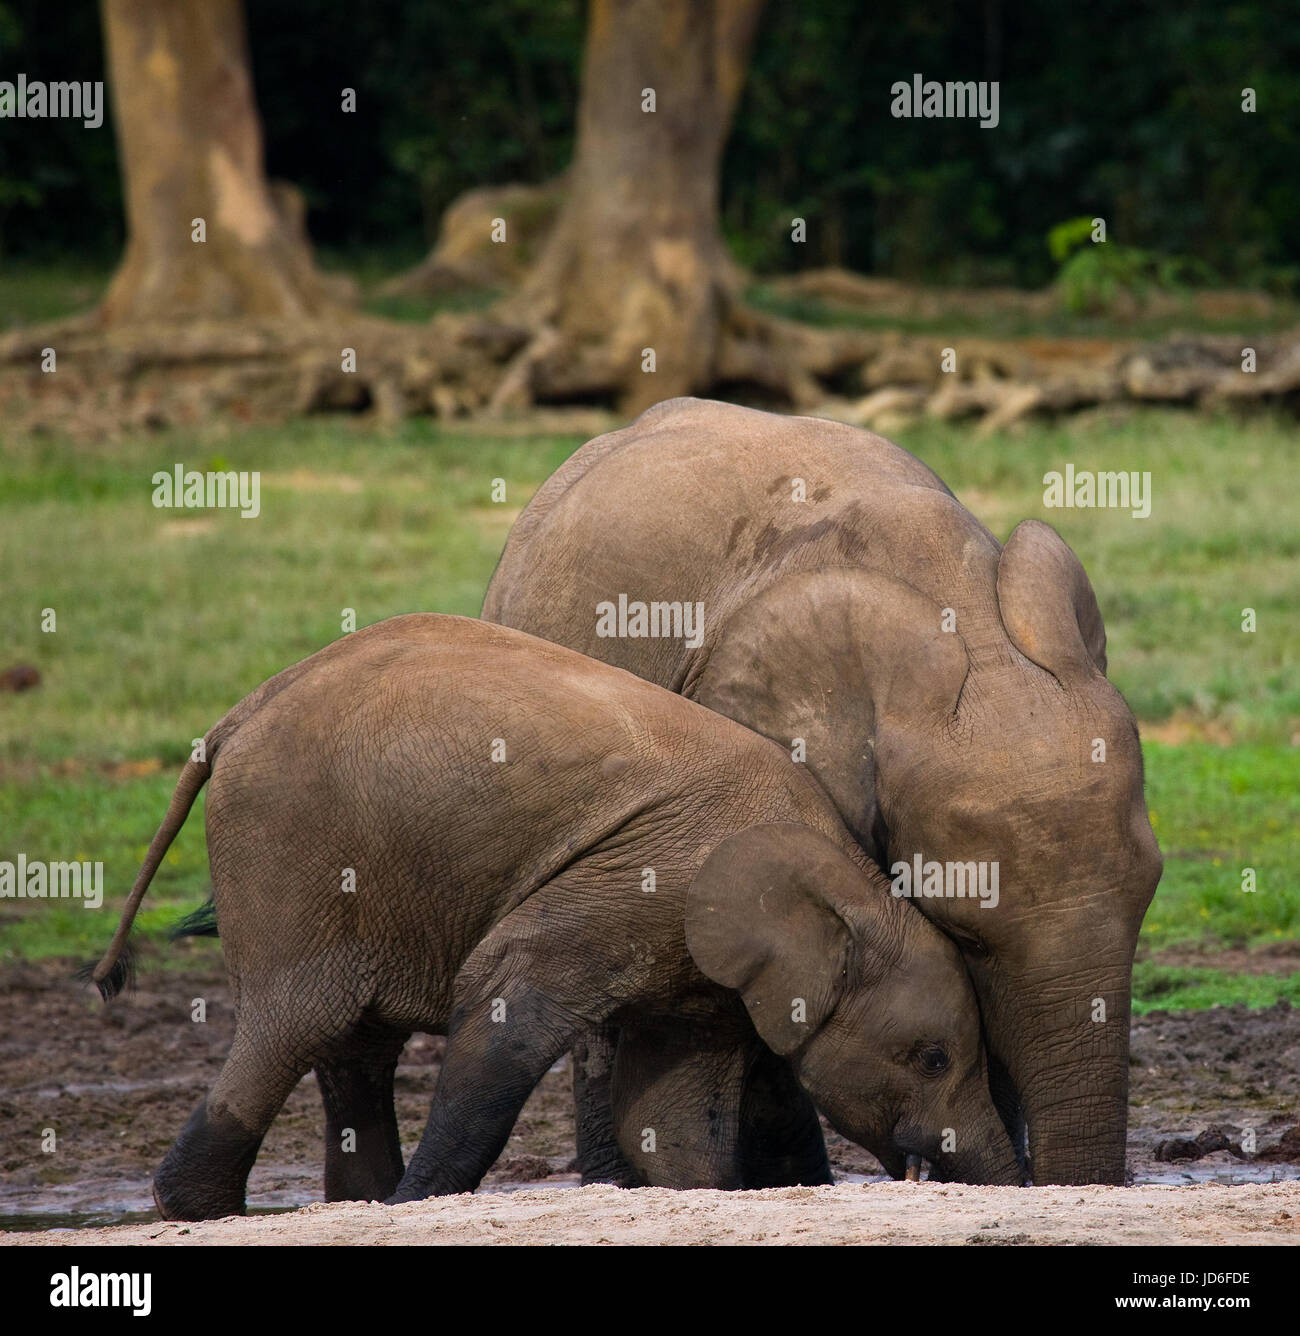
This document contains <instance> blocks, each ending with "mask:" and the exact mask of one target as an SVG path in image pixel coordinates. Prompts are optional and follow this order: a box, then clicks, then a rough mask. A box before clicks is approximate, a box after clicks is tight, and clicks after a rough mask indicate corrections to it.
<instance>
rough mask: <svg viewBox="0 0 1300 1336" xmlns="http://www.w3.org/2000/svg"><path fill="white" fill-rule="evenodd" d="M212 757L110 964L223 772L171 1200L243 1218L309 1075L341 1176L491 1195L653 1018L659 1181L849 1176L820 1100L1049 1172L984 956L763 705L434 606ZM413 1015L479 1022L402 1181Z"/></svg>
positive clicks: (336, 1174) (639, 1066)
mask: <svg viewBox="0 0 1300 1336" xmlns="http://www.w3.org/2000/svg"><path fill="white" fill-rule="evenodd" d="M498 739H499V740H501V743H503V744H504V747H505V760H504V761H493V759H492V755H493V748H494V746H497V745H500V744H498V742H497V740H498ZM207 757H208V761H207V762H206V763H203V764H198V763H195V762H190V763H189V765H187V766H186V768H185V771H184V772H183V774H182V776H181V779H180V782H179V784H178V786H177V790H176V794H175V796H174V797H173V800H172V805H171V808H170V809H169V811H168V815H167V818H166V820H165V822H164V824H163V826H162V828H161V829H160V831H159V833H158V835H157V836H156V837H155V839H154V842H153V844H152V845H151V848H150V853H149V857H148V859H147V860H146V863H145V866H144V868H143V869H142V872H141V875H140V878H139V879H138V880H137V883H136V887H135V889H134V890H133V892H132V896H131V899H130V901H129V902H128V906H127V910H126V913H125V914H124V916H123V920H122V925H121V927H120V928H119V932H118V935H117V937H116V938H115V939H114V943H113V946H112V947H111V948H110V951H109V953H108V954H107V955H106V957H105V959H104V960H103V961H102V962H101V964H100V966H99V967H98V968H97V970H96V971H95V975H94V977H95V978H96V980H97V981H100V982H103V981H104V980H105V979H106V978H109V979H111V978H112V977H114V976H113V966H114V963H115V961H116V959H117V957H118V954H119V952H120V950H121V947H122V945H123V944H124V942H125V940H126V934H127V933H128V932H129V929H130V923H131V919H132V916H133V914H134V912H135V909H136V908H137V907H138V905H139V903H140V899H141V897H142V896H143V894H144V890H145V888H146V887H147V885H148V880H149V877H150V876H151V875H152V873H153V871H154V870H155V869H156V867H157V865H158V862H159V861H160V859H161V858H162V855H163V854H164V853H165V851H166V848H167V846H168V844H169V843H170V841H171V839H172V837H173V836H174V835H175V833H176V831H177V830H178V829H179V828H180V826H181V824H182V823H183V822H184V820H185V816H186V813H187V812H188V810H189V807H190V804H191V803H192V802H193V800H194V798H195V796H196V795H197V793H198V791H199V789H200V788H201V787H202V785H203V783H204V782H205V780H207V779H208V776H209V774H210V775H211V782H210V784H209V788H208V796H207V837H208V852H209V857H210V860H211V867H212V880H213V886H214V888H215V899H216V912H217V919H218V923H219V927H220V932H221V937H222V941H223V946H224V950H225V955H226V962H227V967H228V969H229V972H230V977H231V981H232V986H233V992H234V997H235V1003H236V1007H237V1022H236V1033H235V1040H234V1044H233V1046H232V1048H231V1052H230V1056H229V1058H228V1059H227V1061H226V1064H225V1066H224V1067H223V1069H222V1071H221V1074H220V1076H219V1077H218V1079H217V1081H216V1084H215V1085H214V1086H213V1088H212V1090H211V1092H210V1093H209V1094H208V1096H207V1098H206V1099H205V1100H204V1101H203V1103H202V1104H201V1105H200V1106H199V1107H198V1108H197V1109H196V1110H195V1112H194V1114H193V1116H192V1117H191V1118H190V1121H189V1123H188V1124H187V1126H186V1127H185V1129H184V1131H183V1132H182V1133H181V1135H180V1137H179V1139H178V1140H177V1142H176V1144H175V1145H174V1146H173V1147H172V1149H171V1150H170V1151H169V1153H168V1154H167V1157H166V1159H165V1160H164V1161H163V1164H162V1166H161V1167H160V1169H159V1171H158V1174H157V1178H156V1180H155V1189H154V1190H155V1197H156V1200H157V1202H158V1206H159V1209H160V1211H161V1212H162V1213H163V1215H164V1216H167V1217H169V1218H177V1219H204V1218H211V1217H215V1216H220V1215H225V1214H229V1213H233V1212H239V1211H241V1210H242V1209H243V1205H244V1186H245V1181H246V1179H247V1175H248V1171H249V1169H250V1167H251V1165H252V1163H253V1160H254V1159H255V1157H256V1155H257V1151H258V1147H259V1145H260V1143H261V1140H262V1137H263V1135H264V1134H265V1132H266V1130H267V1129H268V1127H269V1126H270V1124H271V1121H272V1120H273V1119H274V1117H275V1116H276V1114H277V1112H278V1111H279V1109H280V1107H281V1105H282V1103H283V1101H284V1099H285V1098H286V1096H287V1095H288V1094H289V1092H290V1091H291V1090H292V1089H293V1087H294V1086H295V1084H296V1083H297V1082H298V1080H299V1079H300V1078H301V1077H302V1076H303V1075H304V1074H305V1073H306V1072H307V1071H308V1070H310V1069H312V1068H315V1070H316V1074H317V1077H318V1080H319V1084H320V1088H321V1093H322V1096H323V1100H324V1105H325V1121H326V1148H327V1149H326V1167H325V1187H326V1196H327V1198H328V1199H330V1200H339V1199H348V1198H358V1199H373V1198H383V1197H389V1195H390V1194H394V1195H393V1197H392V1200H397V1201H405V1200H410V1199H413V1198H419V1197H425V1196H430V1195H434V1194H440V1193H451V1192H465V1191H471V1190H472V1189H473V1188H474V1187H475V1186H476V1185H477V1184H478V1182H479V1180H480V1178H481V1177H482V1175H483V1174H484V1173H485V1172H486V1170H487V1169H488V1168H489V1167H490V1166H491V1164H492V1162H493V1161H494V1160H495V1159H496V1157H497V1155H498V1154H499V1153H500V1151H501V1149H502V1147H503V1146H504V1145H505V1143H506V1140H507V1138H508V1136H509V1134H510V1130H511V1128H512V1126H513V1125H514V1122H515V1119H516V1117H517V1116H518V1114H519V1111H520V1109H521V1108H522V1107H523V1104H524V1102H525V1100H526V1099H527V1098H528V1095H529V1094H530V1093H531V1091H532V1090H533V1088H534V1086H535V1085H536V1084H537V1082H538V1081H539V1080H540V1079H541V1077H542V1075H543V1074H544V1073H545V1072H546V1071H547V1069H548V1068H549V1067H550V1066H551V1065H552V1064H553V1063H554V1062H555V1061H556V1059H557V1058H559V1057H560V1056H561V1055H562V1054H563V1053H565V1052H566V1051H567V1050H568V1049H569V1048H570V1047H572V1046H573V1044H574V1041H575V1039H576V1038H577V1037H578V1036H579V1035H580V1034H581V1033H582V1032H583V1031H585V1030H587V1029H590V1028H593V1027H599V1026H602V1025H606V1024H612V1025H615V1026H617V1027H618V1028H619V1030H620V1032H621V1033H622V1034H623V1035H624V1044H623V1045H622V1046H621V1047H620V1051H619V1055H618V1070H616V1072H615V1073H614V1079H613V1081H612V1083H611V1087H610V1091H611V1101H612V1105H613V1108H614V1109H615V1110H616V1113H615V1115H614V1116H615V1117H616V1118H617V1120H618V1122H619V1125H620V1129H621V1131H622V1150H623V1152H624V1153H625V1155H626V1156H627V1158H628V1159H629V1161H630V1162H632V1164H633V1165H634V1166H635V1168H636V1169H637V1171H638V1173H639V1174H640V1177H641V1180H642V1181H644V1182H646V1183H649V1184H652V1185H658V1186H675V1187H703V1186H712V1187H728V1188H731V1187H742V1186H751V1185H756V1184H757V1185H762V1184H766V1183H769V1182H772V1181H778V1182H796V1183H798V1182H806V1183H820V1182H829V1181H830V1175H829V1168H828V1165H827V1161H826V1151H825V1147H824V1145H823V1143H822V1138H821V1133H820V1128H819V1125H818V1122H817V1117H816V1112H815V1110H814V1109H813V1106H812V1104H811V1102H810V1101H809V1098H808V1095H811V1096H812V1098H813V1099H814V1100H816V1101H817V1103H818V1104H820V1106H821V1107H822V1108H823V1109H824V1110H825V1112H826V1114H827V1116H828V1117H830V1118H831V1119H832V1120H833V1121H834V1123H835V1125H836V1126H837V1127H838V1128H840V1129H841V1130H842V1131H843V1132H844V1134H845V1135H847V1136H850V1137H852V1138H854V1139H855V1140H857V1141H859V1142H861V1143H862V1144H863V1145H865V1146H867V1147H868V1148H869V1149H871V1150H872V1151H873V1152H874V1153H876V1154H877V1155H879V1156H880V1157H881V1158H882V1160H883V1161H884V1162H885V1163H886V1164H887V1165H889V1166H891V1168H892V1169H893V1171H894V1172H895V1173H901V1172H902V1168H903V1159H904V1155H905V1154H906V1153H912V1154H917V1155H923V1156H925V1157H928V1158H931V1159H932V1160H934V1161H935V1162H936V1168H937V1169H938V1170H939V1171H940V1172H949V1173H953V1174H957V1173H960V1174H961V1175H963V1176H967V1177H970V1178H972V1179H973V1180H975V1181H982V1182H992V1183H1014V1182H1019V1181H1020V1174H1019V1166H1018V1163H1017V1160H1016V1157H1015V1153H1014V1150H1013V1148H1012V1146H1011V1142H1010V1140H1009V1138H1008V1137H1007V1135H1006V1132H1005V1129H1004V1128H1003V1126H1002V1124H1001V1122H1000V1120H999V1118H998V1115H997V1112H996V1110H995V1109H994V1107H993V1104H992V1101H991V1100H990V1099H989V1096H988V1088H987V1067H986V1064H985V1061H984V1056H983V1051H982V1048H981V1044H980V1036H979V1021H978V1009H977V1006H976V1003H975V999H974V995H973V993H972V991H971V988H970V982H969V979H968V978H967V976H966V972H965V969H964V967H963V965H962V963H961V959H960V956H959V955H958V953H957V952H956V950H955V949H954V948H953V947H952V944H951V943H950V942H949V941H948V940H947V939H946V938H945V937H944V936H943V935H942V934H941V933H939V932H937V931H936V930H935V929H934V927H933V926H932V925H931V924H930V923H929V922H928V921H927V920H926V919H925V918H924V917H923V916H922V915H920V914H918V913H916V912H915V910H914V909H912V908H911V907H910V906H909V905H907V904H905V903H903V902H901V901H898V900H894V899H891V898H890V896H889V895H888V894H887V892H886V891H885V890H884V889H883V886H882V884H881V882H882V879H881V877H880V874H879V872H878V871H877V870H876V869H875V867H874V865H872V864H871V863H870V861H869V860H868V859H867V858H866V857H865V856H864V855H863V854H862V852H861V850H859V849H858V848H857V847H856V845H855V844H854V843H853V841H852V840H851V839H850V837H849V836H848V834H847V832H846V831H845V830H844V827H843V825H842V823H841V822H840V821H839V818H838V817H837V815H836V814H835V811H834V809H833V807H832V806H831V804H830V803H829V802H828V801H827V800H826V797H825V795H824V793H823V792H822V791H821V789H820V788H819V787H818V786H817V784H816V783H815V782H814V781H813V780H812V779H810V778H809V777H808V775H807V773H806V771H805V770H803V769H802V768H801V767H799V766H797V765H795V764H793V763H792V762H791V761H790V760H789V758H788V757H786V756H785V755H784V754H783V753H782V751H781V750H780V749H779V748H777V747H775V746H773V745H772V744H771V743H770V742H768V741H766V740H765V739H763V738H760V737H758V736H757V735H756V734H754V733H751V732H750V731H748V730H746V729H744V728H741V727H740V726H739V725H737V724H735V723H733V722H732V721H730V720H728V719H724V718H723V717H722V716H720V715H717V714H714V713H712V712H710V711H708V710H705V709H702V708H701V707H699V706H697V705H694V704H692V703H690V702H689V701H686V700H683V699H681V698H680V697H677V696H674V695H672V694H670V693H668V692H665V691H661V690H660V689H659V688H657V687H654V686H651V685H650V684H649V683H646V682H643V681H641V680H640V679H639V678H636V677H633V676H631V675H629V674H627V673H623V672H620V671H618V670H616V669H613V668H610V667H608V666H607V665H605V664H600V663H596V662H593V661H592V660H589V659H585V658H583V657H581V656H579V655H576V654H573V653H571V652H570V651H568V650H565V649H562V648H560V647H559V646H556V645H552V644H547V643H545V642H543V641H540V640H535V639H533V638H532V637H530V636H526V635H521V634H520V633H518V632H515V631H511V630H507V629H505V628H503V627H499V626H491V625H489V624H486V623H483V622H477V621H472V620H469V619H465V618H458V617H436V616H411V617H398V618H394V619H393V620H391V621H387V622H382V623H380V624H379V625H376V626H371V627H368V628H366V629H365V630H362V631H357V632H355V633H354V634H352V635H348V636H346V637H344V638H343V639H341V640H339V641H336V642H335V643H334V644H332V645H330V646H329V647H327V648H326V649H324V650H322V651H321V652H320V653H318V654H315V655H313V656H312V657H311V658H309V659H305V660H304V661H303V662H301V663H299V664H297V665H296V666H295V667H293V668H290V669H288V670H286V671H285V672H283V673H281V674H280V675H279V676H277V677H275V678H272V679H271V680H270V681H269V682H267V683H266V684H265V685H263V686H262V687H260V688H259V689H258V690H257V691H255V692H254V693H253V694H252V695H251V696H249V697H248V698H247V699H246V700H244V701H243V702H242V703H241V704H240V705H238V706H236V707H235V709H234V710H232V711H231V712H230V713H229V714H228V715H226V717H225V718H224V719H222V720H221V722H220V723H218V724H217V725H216V727H214V728H213V729H212V730H211V731H210V732H209V733H208V735H207ZM345 869H352V870H353V871H354V873H355V890H347V889H344V877H345ZM646 869H653V871H654V878H655V880H654V885H653V889H652V890H650V891H647V889H646V882H645V875H646ZM796 999H802V1001H801V1002H796ZM796 1007H802V1008H803V1011H802V1012H801V1013H800V1014H798V1015H796ZM416 1030H420V1031H425V1032H428V1033H433V1034H445V1035H447V1037H448V1044H447V1051H446V1056H445V1058H444V1060H443V1064H442V1070H441V1074H440V1076H439V1080H438V1086H437V1091H436V1093H435V1095H434V1098H433V1106H432V1110H431V1112H430V1115H429V1121H428V1125H427V1127H426V1129H425V1132H424V1136H423V1138H422V1140H421V1142H420V1145H419V1148H418V1150H417V1151H416V1153H415V1155H414V1157H413V1158H412V1160H411V1163H410V1165H409V1166H408V1167H407V1168H406V1170H405V1172H404V1173H403V1166H402V1156H401V1148H400V1146H399V1143H398V1133H397V1124H396V1120H395V1118H394V1113H393V1072H394V1068H395V1065H396V1062H397V1057H398V1054H399V1052H400V1050H401V1048H402V1045H403V1043H404V1042H405V1040H406V1039H407V1037H408V1036H409V1035H410V1034H411V1033H412V1032H413V1031H416ZM764 1041H766V1042H764ZM620 1073H621V1075H620ZM801 1086H802V1089H801ZM805 1090H806V1091H807V1094H805V1093H804V1091H805ZM755 1091H757V1092H758V1095H759V1098H758V1099H757V1100H756V1099H755V1098H754V1095H753V1092H755ZM773 1110H779V1111H780V1114H779V1116H775V1115H774V1113H773ZM346 1128H351V1129H353V1130H354V1131H355V1133H356V1149H355V1151H354V1152H352V1153H345V1152H344V1151H343V1150H342V1148H341V1138H342V1133H343V1130H344V1129H346ZM645 1128H653V1129H654V1132H655V1137H656V1142H657V1144H656V1146H655V1148H654V1150H653V1152H648V1151H647V1150H646V1149H645V1146H644V1144H643V1130H644V1129H645ZM944 1129H953V1131H954V1132H955V1135H956V1147H955V1150H952V1151H951V1153H949V1152H948V1151H946V1150H945V1148H944V1146H943V1145H942V1143H941V1138H942V1136H943V1133H944ZM399 1180H400V1182H399ZM395 1189H396V1191H395V1193H394V1190H395Z"/></svg>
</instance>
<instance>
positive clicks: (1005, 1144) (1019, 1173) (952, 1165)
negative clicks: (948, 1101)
mask: <svg viewBox="0 0 1300 1336" xmlns="http://www.w3.org/2000/svg"><path fill="white" fill-rule="evenodd" d="M956 1136H957V1148H956V1149H955V1150H954V1151H951V1152H949V1153H947V1154H944V1155H941V1156H940V1157H939V1159H938V1160H937V1161H936V1163H935V1165H934V1167H933V1168H932V1169H931V1171H930V1177H931V1179H933V1180H935V1181H940V1180H942V1181H944V1182H949V1183H986V1184H994V1185H1001V1186H1005V1187H1022V1186H1023V1185H1024V1184H1025V1182H1026V1181H1027V1180H1026V1175H1025V1169H1024V1166H1023V1165H1022V1164H1021V1163H1020V1160H1019V1158H1018V1157H1017V1155H1016V1152H1015V1148H1014V1146H1012V1144H1011V1138H1010V1137H1008V1136H1007V1130H1006V1128H1005V1127H1004V1126H1003V1125H1002V1120H1001V1119H1000V1118H999V1117H998V1116H997V1114H996V1113H995V1112H994V1111H993V1110H992V1108H990V1110H989V1114H988V1117H987V1118H981V1119H980V1120H979V1122H978V1123H977V1124H976V1125H975V1126H973V1127H972V1126H970V1125H968V1124H964V1125H963V1126H961V1127H960V1128H959V1129H958V1130H957V1133H956Z"/></svg>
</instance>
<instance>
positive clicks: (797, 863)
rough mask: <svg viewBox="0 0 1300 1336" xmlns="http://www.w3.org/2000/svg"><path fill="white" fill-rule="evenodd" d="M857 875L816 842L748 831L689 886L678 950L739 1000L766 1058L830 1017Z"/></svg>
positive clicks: (831, 848) (721, 848) (844, 964)
mask: <svg viewBox="0 0 1300 1336" xmlns="http://www.w3.org/2000/svg"><path fill="white" fill-rule="evenodd" d="M865 887H866V880H865V875H864V873H863V872H861V871H860V870H859V869H858V868H856V867H855V866H854V865H853V863H852V862H851V861H850V860H849V859H848V858H847V857H845V855H844V854H843V853H842V852H841V851H840V850H839V849H838V848H837V847H836V846H835V845H834V844H833V843H832V842H831V841H830V840H828V839H827V838H826V837H825V836H824V835H820V834H818V833H817V832H816V831H813V830H810V829H809V828H808V827H807V826H799V825H785V824H779V825H769V826H750V827H749V828H748V829H747V830H742V831H739V832H737V833H736V834H734V835H731V836H729V837H728V838H727V839H725V840H723V842H722V843H721V844H720V845H718V847H717V848H716V849H714V851H713V852H712V853H711V854H710V855H709V857H708V858H707V860H706V861H705V863H704V866H703V867H702V868H701V869H700V870H699V872H698V873H697V874H696V877H695V880H694V882H692V883H691V889H690V893H689V895H688V897H687V901H686V945H687V948H688V949H689V950H690V953H691V959H692V960H694V961H695V963H696V965H697V966H699V968H700V970H701V971H702V972H703V973H704V974H706V975H707V976H708V977H709V978H710V979H712V980H713V981H714V982H715V983H720V984H722V986H723V987H724V988H734V989H735V990H736V991H737V992H739V993H740V995H741V997H742V998H743V999H744V1002H745V1006H746V1008H747V1009H748V1011H749V1015H750V1018H751V1019H752V1020H753V1022H754V1028H755V1029H756V1030H757V1031H758V1033H759V1035H760V1036H761V1037H762V1039H763V1042H764V1043H766V1044H767V1046H768V1047H769V1048H771V1049H772V1050H773V1051H774V1052H776V1053H779V1054H781V1055H783V1056H785V1055H788V1054H790V1053H793V1052H794V1051H795V1050H796V1049H797V1048H799V1047H800V1046H801V1045H802V1044H804V1043H805V1042H806V1041H807V1040H808V1039H809V1038H810V1037H811V1036H812V1035H814V1034H815V1033H816V1032H817V1031H818V1030H819V1029H820V1028H821V1026H822V1025H823V1024H824V1023H825V1021H826V1019H827V1017H828V1016H829V1015H830V1014H831V1012H832V1011H834V1010H835V1007H836V1004H837V1003H838V1002H839V999H840V995H841V992H842V990H843V988H844V982H845V977H846V972H847V969H848V958H849V946H850V942H851V935H850V928H849V923H848V922H847V921H846V917H845V916H846V915H847V916H848V917H849V918H853V917H855V916H854V914H853V906H854V904H855V903H857V904H863V903H864V902H865V901H866V899H867V897H866V895H865V893H864V892H865Z"/></svg>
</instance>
